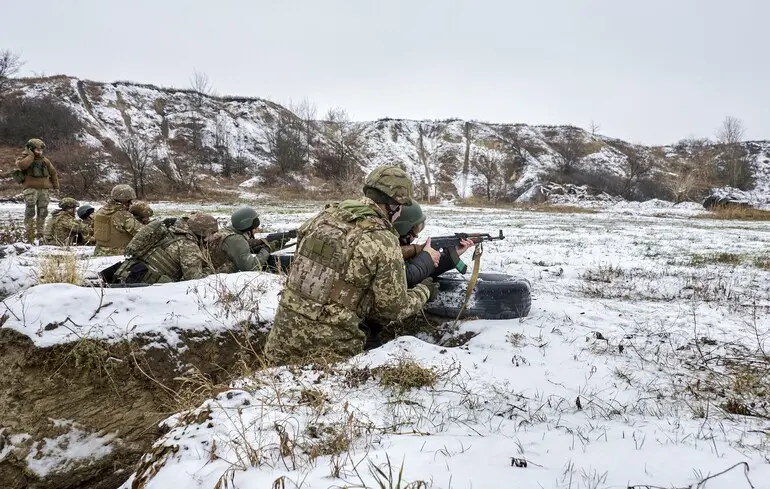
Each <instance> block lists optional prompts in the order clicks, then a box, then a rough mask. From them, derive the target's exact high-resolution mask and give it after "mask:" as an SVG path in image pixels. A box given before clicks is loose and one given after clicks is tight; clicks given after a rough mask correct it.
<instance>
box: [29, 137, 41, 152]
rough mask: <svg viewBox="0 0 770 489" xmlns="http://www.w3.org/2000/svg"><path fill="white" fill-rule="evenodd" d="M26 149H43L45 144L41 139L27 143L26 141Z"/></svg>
mask: <svg viewBox="0 0 770 489" xmlns="http://www.w3.org/2000/svg"><path fill="white" fill-rule="evenodd" d="M26 148H27V149H30V150H32V149H45V143H44V142H43V140H42V139H37V138H32V139H30V140H29V141H27V144H26Z"/></svg>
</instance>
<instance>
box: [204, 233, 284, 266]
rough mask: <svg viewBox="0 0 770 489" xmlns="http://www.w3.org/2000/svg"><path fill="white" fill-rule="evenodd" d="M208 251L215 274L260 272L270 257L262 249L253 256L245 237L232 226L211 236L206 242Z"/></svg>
mask: <svg viewBox="0 0 770 489" xmlns="http://www.w3.org/2000/svg"><path fill="white" fill-rule="evenodd" d="M208 250H209V254H210V259H211V265H212V268H213V269H214V270H216V272H217V273H234V272H250V271H253V270H262V269H263V268H264V266H265V263H267V258H268V257H269V256H270V252H269V251H268V250H267V249H264V248H263V249H260V250H259V252H258V253H257V254H253V253H252V252H251V248H250V247H249V242H248V241H247V240H246V237H245V236H244V235H243V233H241V232H240V231H237V230H235V229H234V228H233V227H232V226H227V227H225V228H223V229H221V230H219V231H218V232H217V233H216V234H214V235H213V236H211V237H210V238H209V240H208Z"/></svg>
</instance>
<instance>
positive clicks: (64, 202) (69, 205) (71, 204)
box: [59, 197, 80, 209]
mask: <svg viewBox="0 0 770 489" xmlns="http://www.w3.org/2000/svg"><path fill="white" fill-rule="evenodd" d="M79 205H80V202H78V201H77V200H75V199H73V198H72V197H64V198H63V199H61V200H60V201H59V209H75V208H76V207H77V206H79Z"/></svg>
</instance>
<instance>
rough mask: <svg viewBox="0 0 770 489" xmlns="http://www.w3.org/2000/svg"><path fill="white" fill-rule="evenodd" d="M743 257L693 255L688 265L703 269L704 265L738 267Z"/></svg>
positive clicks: (728, 254)
mask: <svg viewBox="0 0 770 489" xmlns="http://www.w3.org/2000/svg"><path fill="white" fill-rule="evenodd" d="M741 261H743V257H742V256H741V255H739V254H736V253H714V254H708V255H701V254H694V255H692V257H690V265H691V266H693V267H703V266H706V265H740V263H741Z"/></svg>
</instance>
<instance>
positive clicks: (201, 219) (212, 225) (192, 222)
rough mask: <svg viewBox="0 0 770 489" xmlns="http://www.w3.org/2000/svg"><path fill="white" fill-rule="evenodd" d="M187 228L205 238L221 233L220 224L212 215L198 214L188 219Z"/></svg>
mask: <svg viewBox="0 0 770 489" xmlns="http://www.w3.org/2000/svg"><path fill="white" fill-rule="evenodd" d="M187 227H188V228H190V231H192V232H193V233H195V234H197V235H198V236H200V237H202V238H205V237H207V236H209V235H211V234H214V233H216V232H217V231H219V223H218V222H217V219H216V218H215V217H214V216H212V215H211V214H203V213H202V212H196V213H194V214H192V215H191V216H190V218H189V219H187Z"/></svg>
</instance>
